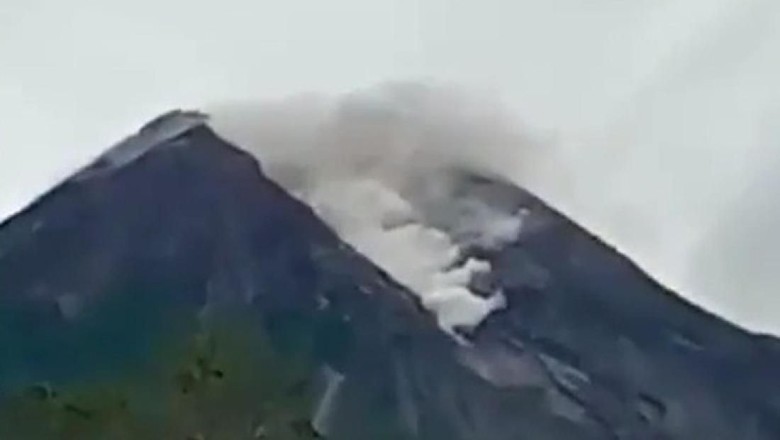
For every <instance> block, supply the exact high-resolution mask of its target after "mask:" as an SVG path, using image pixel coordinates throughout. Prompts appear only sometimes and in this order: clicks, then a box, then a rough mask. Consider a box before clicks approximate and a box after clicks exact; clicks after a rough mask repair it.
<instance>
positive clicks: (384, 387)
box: [0, 111, 780, 440]
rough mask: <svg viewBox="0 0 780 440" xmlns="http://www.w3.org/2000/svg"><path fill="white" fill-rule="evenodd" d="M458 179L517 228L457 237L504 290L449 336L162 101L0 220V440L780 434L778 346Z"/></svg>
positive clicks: (550, 214) (478, 286)
mask: <svg viewBox="0 0 780 440" xmlns="http://www.w3.org/2000/svg"><path fill="white" fill-rule="evenodd" d="M455 181H456V184H455V185H454V186H453V191H454V192H455V193H456V195H457V197H459V198H468V199H475V200H479V201H481V203H484V204H487V205H489V206H490V207H491V208H492V209H495V210H499V211H502V212H505V213H507V215H522V216H523V228H522V230H521V231H520V233H519V234H518V236H517V237H516V239H515V240H514V241H512V242H510V243H506V244H502V245H501V246H498V247H495V246H493V247H480V246H478V245H474V246H469V247H468V248H467V249H466V250H465V254H464V255H463V258H468V257H474V258H479V259H480V260H485V261H488V262H489V263H490V267H491V270H490V272H489V273H486V274H483V276H480V277H479V278H478V279H475V280H473V284H475V286H474V289H475V290H476V291H482V292H484V293H485V295H488V294H490V293H491V292H495V291H500V292H502V295H503V297H504V299H505V304H504V307H502V308H500V309H498V310H495V311H493V312H492V313H491V314H490V315H488V316H487V317H486V318H485V319H484V320H483V321H482V322H481V323H479V324H478V325H477V326H475V327H473V328H468V329H458V331H457V334H456V335H453V334H452V333H448V332H446V331H443V330H442V329H441V328H440V326H439V325H437V321H436V318H435V317H434V316H433V315H432V314H431V313H430V312H429V311H428V310H426V309H425V308H424V307H423V306H422V304H421V303H420V301H419V299H418V298H419V296H418V295H415V293H414V292H412V291H411V290H410V289H409V288H408V287H406V286H404V285H403V284H401V283H399V282H397V281H396V280H394V279H393V277H392V276H391V275H389V274H388V273H387V272H386V271H384V270H382V269H381V268H380V267H378V266H377V265H375V264H374V263H373V262H372V261H370V260H369V259H367V258H366V257H364V256H363V255H361V254H360V253H359V252H357V251H356V250H355V249H354V248H353V247H351V246H350V245H349V244H347V243H346V242H345V241H343V240H342V239H341V238H340V237H339V235H338V234H337V233H336V232H335V231H334V230H332V229H331V228H330V227H329V226H327V224H326V223H325V222H323V221H322V220H321V219H320V218H319V217H318V216H317V214H316V213H315V211H314V210H312V209H311V208H310V207H309V206H307V205H306V204H305V203H304V202H302V201H300V200H298V199H297V198H295V197H293V196H292V195H290V194H288V192H287V191H285V189H284V188H282V187H281V186H279V185H278V184H277V183H275V182H274V181H272V180H271V179H270V178H269V177H267V175H266V174H265V173H264V172H263V170H262V167H261V165H260V164H259V163H258V162H257V161H256V160H255V159H254V158H253V157H252V156H251V155H249V154H247V153H245V152H243V151H242V150H241V149H240V148H239V147H237V146H234V145H231V144H230V143H228V142H226V141H225V140H223V139H221V138H220V137H219V135H218V134H216V133H215V132H214V131H213V130H212V129H211V128H210V127H209V122H208V117H207V116H206V115H204V114H202V113H199V112H192V111H173V112H171V113H168V114H165V115H163V116H160V117H159V118H157V119H155V120H153V121H152V122H150V123H149V124H147V125H146V126H144V127H143V128H142V129H141V130H140V131H139V132H138V133H137V134H135V135H133V136H131V137H129V138H128V139H126V140H124V141H123V142H121V143H120V144H118V145H117V146H115V147H113V148H111V149H110V150H108V151H107V152H106V153H105V154H103V155H102V156H101V157H99V158H98V159H96V160H95V161H94V162H93V163H92V164H90V165H89V166H87V167H85V168H84V169H82V170H80V171H79V172H77V173H76V174H75V175H73V176H72V177H70V178H68V179H67V180H65V181H64V182H62V183H61V184H60V185H58V186H56V187H55V188H54V189H53V190H51V191H50V192H48V193H47V194H45V195H43V196H42V197H40V198H39V199H38V200H36V201H35V202H34V203H32V204H31V205H30V206H29V207H27V208H26V209H24V210H22V211H21V212H20V213H18V214H17V215H15V216H13V217H12V218H10V219H9V220H7V221H5V222H4V223H3V224H2V225H0V438H2V439H11V440H16V439H19V440H27V439H80V440H81V439H160V438H170V439H202V440H205V439H209V440H210V439H261V438H262V439H273V440H282V439H313V438H326V439H331V440H375V439H394V440H404V439H407V440H510V439H511V440H517V439H534V440H539V439H576V440H581V439H686V440H689V439H706V440H713V439H724V440H734V439H744V440H749V439H755V440H759V439H760V440H764V439H766V440H769V439H778V438H780V341H778V340H777V339H775V338H773V337H770V336H766V335H757V334H752V333H749V332H747V331H745V330H742V329H741V328H739V327H737V326H735V325H732V324H730V323H728V322H726V321H724V320H722V319H720V318H718V317H717V316H714V315H712V314H710V313H708V312H706V311H704V310H701V309H700V308H698V307H697V306H695V305H693V304H691V303H689V302H686V301H685V300H684V299H683V298H681V297H680V296H678V295H677V294H675V293H674V292H671V291H669V290H668V289H666V288H664V287H663V286H661V285H660V284H658V283H656V282H655V281H653V280H652V279H651V278H650V277H648V276H647V275H646V274H645V273H643V272H642V271H641V270H640V269H639V268H638V267H637V266H635V265H634V264H633V263H632V262H631V261H630V260H629V259H628V258H626V257H625V256H623V255H621V254H620V253H619V252H617V251H616V250H615V249H613V248H612V247H610V246H609V245H607V244H605V243H603V242H602V241H601V240H599V239H598V238H597V237H595V236H593V235H591V234H589V233H588V232H587V231H585V230H584V229H582V228H581V227H579V226H578V225H577V224H575V223H574V222H572V221H571V220H569V219H567V218H566V217H565V216H563V215H561V214H560V213H558V212H557V211H555V210H554V209H553V208H551V207H550V206H548V205H547V204H545V203H544V202H543V201H541V200H540V199H538V198H536V197H534V196H533V195H532V194H530V193H529V192H527V191H525V190H523V189H521V188H518V187H516V186H514V185H512V184H510V183H507V182H503V181H501V180H500V179H496V178H492V177H490V176H481V175H475V174H470V173H465V172H462V173H456V178H455ZM436 212H438V213H440V215H431V216H430V217H429V218H427V219H426V221H427V222H429V223H430V224H435V225H437V227H440V228H441V229H442V230H451V229H452V224H451V221H450V220H451V218H450V217H449V216H448V215H446V214H441V213H443V212H444V213H446V210H437V211H436ZM453 233H454V232H453Z"/></svg>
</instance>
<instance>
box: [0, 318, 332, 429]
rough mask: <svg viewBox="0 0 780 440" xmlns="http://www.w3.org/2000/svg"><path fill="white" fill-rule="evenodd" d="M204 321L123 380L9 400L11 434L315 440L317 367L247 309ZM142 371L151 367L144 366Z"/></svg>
mask: <svg viewBox="0 0 780 440" xmlns="http://www.w3.org/2000/svg"><path fill="white" fill-rule="evenodd" d="M215 316H216V315H215V314H211V318H209V319H204V320H202V324H201V326H200V328H199V329H198V331H197V332H196V333H195V334H189V336H187V337H184V338H179V339H178V341H175V342H173V343H166V344H164V345H165V347H160V350H159V352H158V353H157V354H151V355H150V359H149V361H148V362H147V365H151V366H152V367H150V368H142V369H136V368H134V371H132V372H128V373H126V374H125V373H123V374H121V375H120V376H119V377H120V379H115V378H113V377H112V378H111V379H110V380H101V379H97V380H94V379H92V380H89V381H87V380H81V381H77V382H75V383H67V384H48V383H42V384H37V385H33V386H30V387H28V388H27V389H26V390H25V391H24V392H21V393H18V395H16V396H13V397H12V398H10V399H7V400H6V401H5V402H3V404H2V405H1V406H0V439H3V440H146V439H149V440H161V439H165V440H168V439H171V440H176V439H181V440H244V439H246V440H253V439H267V440H306V439H316V438H320V437H319V436H318V435H317V434H316V433H315V432H314V430H313V429H312V428H311V426H310V421H309V417H310V415H311V409H312V405H313V396H312V392H313V391H312V384H311V378H312V377H313V376H314V374H313V373H314V371H313V368H312V366H311V362H309V361H308V359H307V355H306V354H305V353H304V354H292V353H285V354H281V353H279V352H278V351H277V350H275V349H274V348H273V347H272V344H271V343H270V341H269V340H268V338H267V337H266V333H265V332H264V331H263V327H262V325H261V324H260V323H259V322H258V321H257V320H256V319H253V318H251V317H249V316H243V315H242V314H241V313H240V312H230V313H221V314H220V317H219V318H216V317H215ZM137 370H143V372H140V371H137Z"/></svg>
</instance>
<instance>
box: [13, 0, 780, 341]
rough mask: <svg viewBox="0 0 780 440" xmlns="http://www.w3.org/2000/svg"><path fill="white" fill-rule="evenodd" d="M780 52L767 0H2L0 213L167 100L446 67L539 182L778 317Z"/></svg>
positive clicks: (718, 307)
mask: <svg viewBox="0 0 780 440" xmlns="http://www.w3.org/2000/svg"><path fill="white" fill-rule="evenodd" d="M779 54H780V2H777V0H633V1H621V0H503V1H502V0H481V1H478V2H477V1H455V0H452V1H445V0H420V1H412V0H405V1H402V0H398V1H391V0H376V1H374V0H329V1H313V0H308V1H303V0H285V1H264V0H221V1H219V2H217V1H200V0H187V1H184V0H168V1H165V0H154V1H152V0H133V1H112V0H101V1H97V0H95V1H92V0H72V1H69V2H66V1H61V0H3V1H2V2H0V215H7V214H10V213H12V212H13V211H14V210H16V209H18V208H20V207H21V206H23V205H24V204H25V203H27V202H28V201H29V200H30V199H31V198H32V197H34V196H35V195H36V194H38V193H40V192H41V191H43V190H45V189H46V188H48V187H49V186H51V185H52V184H53V183H54V182H56V181H57V180H58V179H59V178H62V177H64V176H66V175H67V174H68V173H69V172H70V171H72V170H73V169H74V168H75V167H77V166H80V165H82V164H83V163H84V162H85V161H86V160H88V159H89V158H90V157H92V156H94V155H95V154H97V153H98V152H99V151H100V150H102V149H104V148H105V147H106V146H108V145H109V144H111V143H113V142H114V141H115V140H117V139H118V138H120V137H122V136H123V135H125V134H127V133H128V132H129V131H131V130H133V129H135V128H136V126H137V125H138V124H141V123H142V122H144V121H145V120H147V119H149V118H150V117H152V116H154V115H155V114H157V113H159V112H161V111H163V110H166V109H169V108H171V107H182V106H184V107H188V106H195V107H201V106H204V105H207V104H208V103H211V102H214V101H224V100H229V99H242V100H245V99H248V98H249V99H268V98H278V97H284V96H288V95H291V94H298V93H302V92H310V91H314V92H327V93H340V92H347V91H351V90H354V89H359V88H364V87H368V86H371V85H373V84H376V83H379V82H382V81H386V80H394V79H412V80H422V81H440V82H448V83H453V84H459V85H462V86H463V87H466V88H470V89H472V90H477V91H479V93H482V94H485V95H486V96H487V95H489V96H492V97H494V98H496V99H501V100H502V101H503V102H504V103H505V104H506V105H507V106H509V107H510V108H511V111H512V112H513V114H514V115H515V117H516V118H517V120H518V121H519V122H521V123H522V124H523V125H524V126H526V127H528V129H529V130H530V131H533V132H534V133H536V134H540V136H541V137H542V138H544V139H545V141H546V142H550V143H551V144H553V145H552V146H551V147H550V149H551V151H553V152H552V153H550V158H551V163H553V164H555V165H553V166H551V165H550V162H548V163H546V165H545V167H541V166H540V168H543V169H545V170H548V172H547V174H545V175H542V176H537V177H535V178H534V179H533V182H532V185H533V186H534V188H533V189H534V190H535V191H537V192H538V193H540V194H541V195H543V196H544V197H546V198H547V199H548V200H551V201H552V202H553V203H554V204H555V205H556V206H558V207H560V208H561V209H563V210H564V211H566V212H567V213H569V214H571V215H572V216H573V217H575V218H576V219H577V220H578V221H580V222H581V223H584V224H585V225H586V226H588V227H590V228H592V229H593V230H595V231H596V232H597V233H599V234H600V235H602V236H604V237H605V238H606V239H607V240H608V241H610V242H612V243H614V244H616V245H617V246H618V247H619V248H620V249H621V250H623V251H624V252H627V253H628V254H630V255H631V256H632V257H633V258H635V259H636V260H637V261H638V262H639V263H640V264H641V265H642V266H643V267H645V268H646V269H647V270H649V271H650V272H651V273H652V274H653V275H654V276H656V277H657V278H659V279H660V280H662V281H663V282H665V283H667V284H669V285H671V286H672V287H675V288H677V289H679V290H680V291H681V293H683V294H684V295H686V296H687V297H689V298H691V299H693V300H695V301H697V302H700V303H702V304H704V305H705V306H707V307H708V308H710V309H713V310H715V311H717V312H719V313H721V314H724V315H726V316H728V317H730V318H732V319H734V320H736V321H738V322H739V323H741V324H743V325H746V326H748V327H751V328H754V329H757V330H764V331H773V332H775V333H780V295H779V294H778V293H777V292H776V286H777V285H778V281H780V238H778V237H780V236H779V235H778V234H777V233H776V231H775V226H776V225H778V224H780V204H779V203H778V202H776V200H777V196H776V194H777V192H778V190H780V175H779V174H778V173H777V171H776V170H777V169H778V166H780V82H778V80H777V79H776V78H780V55H779ZM556 171H557V172H556ZM561 174H565V175H563V176H562V175H561Z"/></svg>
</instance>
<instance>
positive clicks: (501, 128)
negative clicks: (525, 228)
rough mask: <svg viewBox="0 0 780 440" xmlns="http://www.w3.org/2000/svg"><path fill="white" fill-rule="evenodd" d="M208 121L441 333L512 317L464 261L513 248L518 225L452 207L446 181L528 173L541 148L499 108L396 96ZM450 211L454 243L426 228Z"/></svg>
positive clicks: (378, 92)
mask: <svg viewBox="0 0 780 440" xmlns="http://www.w3.org/2000/svg"><path fill="white" fill-rule="evenodd" d="M211 113H212V116H213V125H214V127H215V128H216V129H217V131H219V132H220V134H222V135H223V136H225V137H226V138H228V139H229V140H232V141H234V142H235V143H237V144H238V145H241V146H242V147H243V148H246V149H248V150H249V151H250V152H252V153H254V154H255V155H257V157H258V158H259V159H260V160H261V162H262V163H263V166H264V168H265V170H266V172H268V173H269V175H270V176H271V177H272V178H274V179H276V180H277V181H278V182H280V183H281V184H282V185H284V186H285V187H286V188H287V189H288V190H290V191H291V192H292V193H293V194H296V195H297V196H298V197H300V198H301V199H303V200H304V201H306V202H307V203H308V204H310V205H311V206H312V207H313V208H314V209H315V210H316V211H317V212H318V214H319V215H320V216H321V217H322V218H323V219H324V220H325V221H326V222H328V223H329V224H330V225H331V226H332V227H333V228H334V229H336V230H337V231H338V232H339V233H340V235H341V236H342V237H343V238H344V239H345V240H347V241H348V242H349V243H350V244H352V245H353V246H354V247H355V248H357V249H358V250H359V251H361V252H362V253H364V254H365V255H367V256H368V257H369V258H371V259H372V260H374V261H375V262H377V263H378V264H379V265H380V266H382V267H383V268H384V269H385V270H387V271H388V272H389V273H390V274H391V275H393V276H394V277H395V278H396V279H398V280H399V281H400V282H402V283H404V284H405V285H407V286H408V287H409V288H410V289H411V290H413V291H414V292H416V293H417V294H419V296H420V300H421V302H422V304H423V305H424V306H425V307H427V308H428V309H430V310H431V311H433V312H434V313H435V314H436V316H437V318H438V320H439V324H440V325H441V327H442V328H444V329H446V330H453V329H454V328H456V327H472V326H474V325H476V324H477V323H479V322H480V321H481V320H482V319H483V318H484V317H485V316H486V315H488V314H489V313H490V312H491V311H493V310H495V309H497V308H500V307H502V306H503V304H504V298H503V296H502V294H501V292H493V294H492V295H491V296H488V297H485V296H484V295H480V294H477V293H475V292H472V291H471V289H470V287H469V286H470V284H471V281H472V278H473V277H474V276H475V275H477V274H480V273H485V272H489V271H490V265H489V263H488V262H486V261H482V260H477V259H473V258H472V259H465V261H464V258H462V255H461V250H462V248H463V246H482V247H493V246H499V245H501V244H503V243H505V242H507V241H511V240H514V239H515V238H516V237H517V235H518V234H519V232H520V229H521V227H522V225H521V217H520V216H511V215H507V214H506V213H499V212H496V211H495V210H492V209H491V208H490V207H488V206H487V205H486V204H484V203H480V202H479V201H478V200H474V199H462V200H461V199H453V198H452V194H451V188H450V186H451V183H452V182H451V180H450V176H449V173H450V171H451V170H453V169H457V170H469V171H472V172H477V173H479V172H489V173H491V174H496V173H498V172H501V171H502V170H503V171H504V172H505V173H507V172H509V171H513V172H514V171H517V168H519V167H520V165H519V162H514V163H513V158H519V156H520V154H523V150H524V149H526V148H531V146H532V145H533V143H531V142H529V141H528V140H527V139H524V138H523V137H522V136H520V135H519V134H518V133H517V132H516V130H515V129H514V128H512V126H511V125H510V124H509V123H508V119H507V118H505V117H504V115H503V113H502V111H501V110H500V106H498V105H496V104H495V103H489V102H484V101H481V100H479V99H477V98H476V97H474V96H468V95H467V94H465V93H463V92H456V91H454V90H450V89H447V88H444V87H432V86H423V85H419V84H391V85H387V86H384V87H378V88H375V89H371V90H366V91H362V92H357V93H354V94H350V95H347V96H343V97H336V98H327V97H315V96H304V97H299V98H296V99H291V100H287V101H282V102H279V103H276V104H266V105H252V104H245V105H236V104H227V105H223V106H216V107H215V108H213V109H211ZM499 158H500V159H501V161H495V160H496V159H499ZM441 209H446V210H447V211H446V213H442V214H443V215H446V216H447V223H448V226H449V227H448V230H447V231H446V232H445V231H443V230H440V229H437V227H434V226H431V225H429V224H427V223H426V221H425V217H426V216H427V215H429V213H430V212H432V211H433V210H441Z"/></svg>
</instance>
